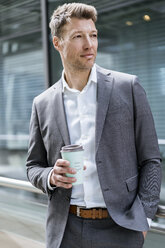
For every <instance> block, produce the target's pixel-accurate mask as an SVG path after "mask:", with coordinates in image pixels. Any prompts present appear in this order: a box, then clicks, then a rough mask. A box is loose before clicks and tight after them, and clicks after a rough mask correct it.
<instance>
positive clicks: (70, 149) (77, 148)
mask: <svg viewBox="0 0 165 248" xmlns="http://www.w3.org/2000/svg"><path fill="white" fill-rule="evenodd" d="M61 155H62V158H63V159H65V160H68V161H69V162H70V167H71V168H74V169H75V170H76V174H69V173H67V174H66V175H67V176H68V177H75V178H76V179H77V181H76V182H74V183H72V184H73V185H77V184H82V183H83V166H84V159H83V155H84V149H83V146H82V145H68V146H63V147H62V149H61Z"/></svg>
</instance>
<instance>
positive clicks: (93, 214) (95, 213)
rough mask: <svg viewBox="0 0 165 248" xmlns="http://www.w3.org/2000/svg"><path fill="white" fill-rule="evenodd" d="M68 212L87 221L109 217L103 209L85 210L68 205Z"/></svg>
mask: <svg viewBox="0 0 165 248" xmlns="http://www.w3.org/2000/svg"><path fill="white" fill-rule="evenodd" d="M69 212H70V213H72V214H75V215H76V216H78V217H81V218H87V219H105V218H108V217H109V214H108V211H107V209H105V208H90V209H86V208H83V207H78V206H76V205H70V209H69Z"/></svg>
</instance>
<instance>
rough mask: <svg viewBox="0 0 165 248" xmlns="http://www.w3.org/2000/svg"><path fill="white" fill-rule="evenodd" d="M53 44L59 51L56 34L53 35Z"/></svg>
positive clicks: (58, 41) (58, 40)
mask: <svg viewBox="0 0 165 248" xmlns="http://www.w3.org/2000/svg"><path fill="white" fill-rule="evenodd" d="M53 45H54V48H55V49H56V50H57V51H60V39H59V38H58V37H57V36H53Z"/></svg>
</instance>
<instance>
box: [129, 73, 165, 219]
mask: <svg viewBox="0 0 165 248" xmlns="http://www.w3.org/2000/svg"><path fill="white" fill-rule="evenodd" d="M132 90H133V101H134V126H135V143H136V151H137V159H138V166H139V188H138V195H139V197H140V200H141V202H142V205H143V207H144V211H145V213H146V216H147V217H148V218H151V219H153V217H154V215H155V213H156V211H157V206H158V203H159V195H160V188H161V177H162V176H161V156H160V152H159V146H158V139H157V135H156V130H155V125H154V120H153V116H152V113H151V110H150V106H149V103H148V101H147V97H146V93H145V91H144V89H143V88H142V87H141V85H140V84H139V82H138V78H137V77H135V80H134V82H133V85H132Z"/></svg>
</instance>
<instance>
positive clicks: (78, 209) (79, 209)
mask: <svg viewBox="0 0 165 248" xmlns="http://www.w3.org/2000/svg"><path fill="white" fill-rule="evenodd" d="M83 208H84V207H79V206H77V216H78V217H81V216H80V211H81V209H83Z"/></svg>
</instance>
